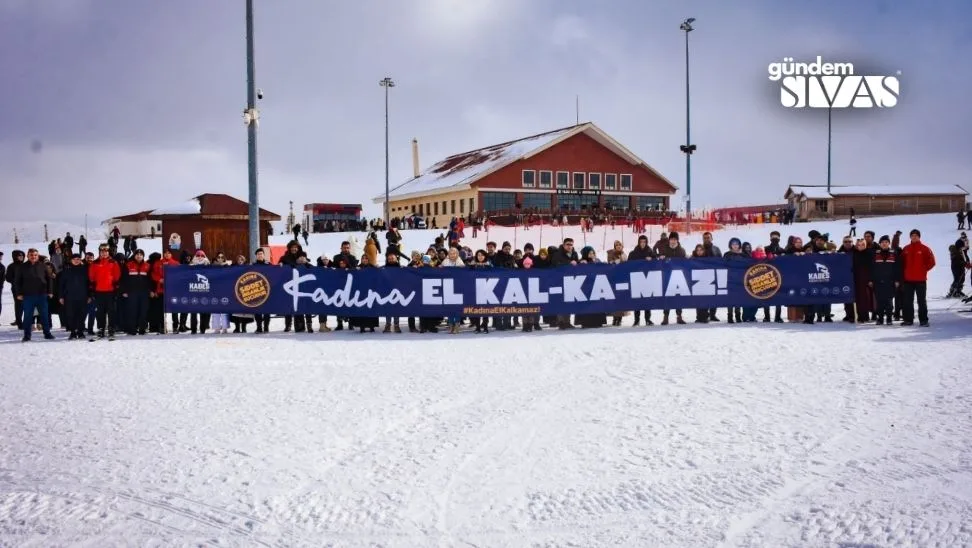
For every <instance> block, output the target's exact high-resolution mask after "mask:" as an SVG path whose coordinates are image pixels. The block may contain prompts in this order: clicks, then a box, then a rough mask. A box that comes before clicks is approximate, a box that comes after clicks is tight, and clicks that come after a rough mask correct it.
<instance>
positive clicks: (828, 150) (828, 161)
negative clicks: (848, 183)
mask: <svg viewBox="0 0 972 548" xmlns="http://www.w3.org/2000/svg"><path fill="white" fill-rule="evenodd" d="M833 111H834V109H833V107H827V194H830V144H831V141H832V136H833V133H832V131H831V128H832V125H831V120H832V116H831V115H832V114H833Z"/></svg>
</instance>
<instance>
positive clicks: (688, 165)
mask: <svg viewBox="0 0 972 548" xmlns="http://www.w3.org/2000/svg"><path fill="white" fill-rule="evenodd" d="M694 22H695V17H689V18H688V19H686V20H685V21H682V24H681V25H680V26H679V27H678V28H679V29H681V30H683V31H685V144H684V145H681V146H679V147H678V148H679V149H681V151H682V152H683V153H685V215H686V218H688V219H691V218H692V153H693V152H695V149H696V146H695V145H693V144H692V133H691V126H690V123H691V116H690V113H691V108H690V104H689V33H690V32H692V31H693V30H695V29H694V28H693V27H692V23H694Z"/></svg>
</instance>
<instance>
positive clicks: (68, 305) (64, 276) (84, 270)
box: [57, 253, 91, 340]
mask: <svg viewBox="0 0 972 548" xmlns="http://www.w3.org/2000/svg"><path fill="white" fill-rule="evenodd" d="M57 282H58V288H59V290H60V297H59V299H58V301H59V302H60V303H61V306H63V307H64V324H65V326H66V327H67V329H68V331H69V332H70V333H71V335H70V337H68V338H69V339H71V340H75V339H83V338H84V317H85V313H86V312H87V308H88V303H89V302H90V301H91V295H90V283H89V281H88V265H86V264H84V263H83V262H81V255H80V254H78V253H75V254H74V255H72V256H71V262H70V263H69V264H68V266H67V267H65V268H64V270H62V271H61V273H60V274H59V275H58V276H57Z"/></svg>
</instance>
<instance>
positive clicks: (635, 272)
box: [165, 254, 854, 317]
mask: <svg viewBox="0 0 972 548" xmlns="http://www.w3.org/2000/svg"><path fill="white" fill-rule="evenodd" d="M853 300H854V278H853V275H852V273H851V259H850V256H849V255H845V254H822V255H807V256H798V257H780V258H776V259H773V260H770V261H762V262H757V261H753V260H749V259H744V260H732V261H727V260H724V259H720V258H710V259H683V260H678V259H675V260H670V259H669V260H656V261H630V262H627V263H623V264H620V265H607V264H591V265H583V264H582V265H578V266H565V267H559V268H550V269H542V270H541V269H528V270H523V269H518V270H502V269H488V270H478V269H477V270H473V269H469V268H387V269H385V268H365V269H361V270H351V271H343V270H331V269H325V268H317V267H304V268H301V267H298V268H291V267H287V266H265V265H260V266H203V267H194V266H167V267H165V302H166V310H167V311H169V312H211V313H250V314H327V315H336V316H342V317H354V316H372V317H375V316H403V317H404V316H416V317H446V316H492V315H531V314H549V315H559V314H586V313H597V312H616V311H623V310H650V309H655V310H657V309H664V308H720V307H729V306H767V305H790V306H793V305H811V304H827V303H845V302H851V301H853Z"/></svg>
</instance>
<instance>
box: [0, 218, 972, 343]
mask: <svg viewBox="0 0 972 548" xmlns="http://www.w3.org/2000/svg"><path fill="white" fill-rule="evenodd" d="M375 228H381V227H378V226H376V227H375ZM464 238H465V228H464V222H463V221H462V220H461V219H458V218H457V219H453V221H452V223H450V226H449V230H448V232H447V233H446V234H443V235H441V236H439V237H437V238H436V239H435V241H433V242H431V245H430V246H429V247H428V249H427V250H426V251H425V252H424V253H423V252H419V251H417V250H416V251H412V252H411V253H409V254H406V253H404V252H403V250H402V249H401V242H402V236H401V234H400V233H399V231H398V229H397V227H395V226H392V227H391V228H389V229H388V231H387V233H386V234H385V241H386V245H387V249H386V252H385V253H384V255H382V253H381V244H380V241H379V238H378V235H377V232H375V231H372V232H371V233H370V234H369V236H368V237H367V239H366V243H365V246H364V252H363V253H362V254H360V255H356V254H353V253H352V251H351V244H350V242H343V243H342V245H341V249H340V251H339V253H337V254H335V255H333V256H328V255H326V254H324V255H321V256H320V257H317V258H316V260H312V258H310V257H308V255H307V253H306V252H305V251H304V250H303V248H302V246H301V245H300V243H299V242H298V241H297V240H296V239H294V240H292V241H291V242H289V244H288V246H287V251H286V253H285V254H284V255H283V256H282V257H280V259H279V260H278V261H277V262H276V264H277V265H279V266H281V267H286V268H308V267H310V266H311V265H312V264H314V265H316V266H318V267H322V268H332V269H338V270H356V269H365V268H470V269H531V268H538V269H544V268H553V267H561V266H581V265H584V264H592V263H601V262H606V263H609V264H619V263H623V262H626V261H639V260H658V259H667V260H692V259H694V258H705V257H722V258H723V259H725V260H727V261H733V260H740V259H755V260H757V261H771V260H773V259H774V258H775V257H778V256H783V255H804V254H817V253H848V254H851V255H852V257H853V259H852V264H853V276H854V285H855V300H854V302H851V303H847V304H845V305H843V308H844V317H843V321H845V322H857V323H869V322H874V323H876V324H877V325H893V322H900V325H904V326H909V325H913V324H914V322H915V320H916V314H915V313H916V309H915V303H916V302H917V321H918V323H919V325H921V326H928V325H929V323H928V309H927V283H926V282H927V273H928V272H929V271H930V270H931V269H932V268H934V267H935V264H936V262H935V255H934V253H933V251H932V250H931V249H930V248H928V247H927V246H926V245H925V244H924V243H922V241H921V233H920V232H919V231H918V230H912V231H911V233H910V234H909V236H908V239H909V241H908V242H907V243H906V244H905V245H903V246H902V245H901V244H902V242H901V238H902V233H901V232H900V231H899V232H896V233H895V234H894V235H893V236H889V235H884V236H881V237H880V238H875V234H874V233H873V232H871V231H868V232H865V233H864V235H863V238H859V239H857V238H855V237H853V236H850V235H848V236H846V237H844V238H843V239H842V241H841V243H840V244H836V243H834V242H831V241H830V238H829V235H828V234H821V233H819V232H817V231H813V230H812V231H810V232H809V234H808V238H807V239H806V240H804V239H803V238H802V237H800V236H796V235H793V236H790V237H789V238H788V239H787V240H786V241H785V242H783V241H782V240H781V235H780V233H779V232H778V231H773V232H772V233H771V236H770V241H769V243H767V244H765V245H762V246H759V245H756V246H754V245H752V244H751V243H749V242H742V241H740V240H739V239H738V238H731V239H730V240H729V242H728V249H727V250H726V251H725V252H723V251H722V250H721V249H720V248H719V247H718V246H717V245H715V243H714V242H713V238H712V234H711V233H709V232H706V233H705V234H703V242H702V243H701V244H699V245H697V246H695V247H694V248H693V249H690V250H689V249H686V248H684V247H682V245H681V243H680V237H679V234H678V233H676V232H671V233H668V234H662V235H661V238H660V239H659V240H658V241H656V242H654V243H651V242H649V241H648V237H647V236H645V235H641V236H640V237H639V238H638V243H637V245H636V246H635V247H634V249H631V250H625V249H624V246H623V244H622V243H621V242H620V241H618V242H614V245H613V246H612V248H611V249H610V250H608V251H607V253H606V256H604V257H603V258H602V257H600V256H599V255H598V252H597V251H596V250H595V249H594V248H593V247H591V246H587V247H584V248H583V249H581V250H580V251H577V250H576V249H575V246H574V242H573V240H572V239H570V238H567V239H565V240H564V241H563V243H562V244H561V245H559V246H550V247H541V248H540V249H535V248H534V246H533V245H532V244H530V243H526V244H524V245H523V246H522V249H513V246H512V245H511V244H510V243H509V242H502V244H501V245H497V244H496V242H488V243H487V245H486V248H485V249H479V250H475V251H474V250H473V249H471V248H470V247H468V246H465V245H463V244H462V240H463V239H464ZM135 245H136V242H135V240H134V239H131V238H128V239H126V240H125V246H124V248H123V250H122V251H119V250H118V249H117V235H115V234H113V235H110V236H109V238H108V241H107V242H105V243H102V244H100V245H99V246H98V249H97V256H96V255H95V254H94V253H92V252H89V251H87V250H86V249H85V246H86V242H84V240H83V237H82V238H81V239H80V240H79V241H78V242H75V241H74V240H73V238H71V237H70V234H68V235H67V236H66V237H65V238H63V239H59V240H55V241H54V242H52V243H51V245H50V246H49V248H48V255H47V256H42V255H41V253H40V252H39V251H38V250H36V249H29V250H28V251H27V252H26V253H24V252H22V251H20V250H17V251H14V252H13V261H12V262H11V263H10V264H9V265H8V266H6V267H4V266H3V264H2V254H0V280H3V281H6V282H7V283H9V284H10V287H11V291H12V293H13V295H14V299H15V301H14V303H15V317H16V319H15V321H14V322H13V323H12V324H11V325H15V326H17V327H18V328H20V329H22V330H23V340H24V341H29V340H31V337H32V335H33V333H34V332H35V331H41V332H42V333H43V336H44V337H45V338H47V339H51V338H54V334H53V332H52V324H53V319H54V318H57V319H58V323H59V325H60V327H61V328H62V329H63V330H65V331H66V332H67V333H68V334H69V335H68V337H69V338H70V339H88V338H91V339H92V340H93V339H94V338H95V337H97V338H104V337H108V338H113V337H114V335H115V334H116V333H126V334H128V335H133V336H138V335H145V334H146V333H159V334H163V333H167V332H171V333H187V332H188V333H192V334H195V333H206V332H207V331H211V332H215V333H227V332H229V330H230V328H231V327H232V329H233V332H235V333H245V332H247V331H248V327H249V326H250V325H253V324H255V325H254V327H255V332H256V333H264V332H268V331H269V329H270V316H269V315H251V314H232V315H224V314H204V313H198V314H186V313H181V314H171V316H170V319H169V321H168V322H167V321H166V320H167V319H166V317H165V310H164V306H165V305H164V303H165V300H164V292H165V283H164V272H165V267H166V266H177V265H194V266H211V267H219V266H226V265H246V264H270V261H269V259H268V257H266V255H265V253H264V251H263V250H259V251H257V253H256V255H255V256H254V257H253V260H252V261H250V260H248V258H247V257H244V256H237V257H226V256H225V255H224V254H223V253H221V252H216V253H215V255H214V256H213V258H212V259H210V258H209V257H208V256H207V254H206V252H205V251H204V250H196V251H195V252H193V253H189V252H187V251H186V250H184V249H183V250H180V249H171V248H170V249H166V250H164V252H163V253H152V254H151V255H149V256H147V257H146V255H145V253H144V252H143V251H142V250H141V249H138V248H136V247H135ZM75 247H77V249H75ZM968 250H969V243H968V237H967V235H966V234H965V232H962V233H961V234H960V237H959V238H958V239H957V240H956V242H955V243H954V244H952V245H951V246H950V247H949V256H950V267H951V271H952V275H953V283H952V286H951V287H950V290H949V293H948V295H947V296H948V297H954V298H965V293H964V291H963V290H962V288H963V287H964V284H965V280H966V277H967V276H966V272H967V271H968V270H969V268H970V267H972V264H970V261H969V255H968ZM382 257H383V259H382ZM0 289H2V287H0ZM838 306H839V305H838ZM782 308H783V307H780V306H773V307H762V321H763V322H784V321H790V322H803V323H806V324H813V323H816V322H833V321H834V314H833V307H832V306H831V305H814V306H803V307H786V308H787V313H786V316H785V319H784V315H783V313H782ZM660 312H661V322H660V323H661V324H662V325H665V324H668V323H670V322H671V321H674V322H675V323H678V324H684V323H686V321H685V319H684V318H683V311H682V310H680V309H676V310H674V319H673V317H672V314H671V313H672V311H671V310H661V311H660ZM759 312H760V307H734V308H729V309H726V310H725V320H726V321H727V322H728V323H749V322H756V321H757V316H758V313H759ZM652 313H653V311H652V310H636V311H618V312H615V313H613V314H578V315H575V316H574V317H573V318H571V317H570V316H543V317H539V316H536V317H526V316H524V317H515V316H494V317H470V318H459V317H454V318H407V319H406V320H405V323H406V324H407V328H408V330H409V331H410V332H417V333H436V332H438V331H439V330H440V327H443V324H444V326H445V327H446V328H447V329H448V331H449V332H450V333H459V332H460V331H461V330H463V329H464V327H466V326H468V327H469V328H470V329H473V330H474V331H475V332H476V333H488V332H489V331H490V330H491V329H492V330H495V331H506V330H511V329H522V330H523V331H525V332H532V331H540V330H542V329H543V328H544V327H554V328H558V329H572V328H574V327H578V326H579V327H585V328H597V327H602V326H606V325H611V326H620V325H621V324H622V320H623V318H624V317H626V316H632V315H633V322H632V323H633V325H634V326H639V325H642V324H643V325H646V326H650V325H654V321H653V316H652ZM332 320H333V322H332ZM694 321H695V322H696V323H701V324H706V323H711V322H719V321H721V319H720V317H719V311H718V310H716V309H707V308H703V309H697V310H695V319H694ZM381 323H382V322H381V318H376V317H372V318H366V317H365V318H363V317H357V318H342V317H336V318H333V319H331V318H328V317H327V316H324V315H319V316H317V327H316V330H317V331H319V332H327V331H331V330H332V329H333V330H336V331H339V330H343V329H345V328H347V329H357V330H360V331H361V332H366V331H367V332H374V331H375V329H376V328H379V327H380V325H381ZM332 325H333V328H332V327H331V326H332ZM169 326H171V327H169ZM283 331H285V332H290V331H294V332H299V333H300V332H302V333H313V332H314V331H315V327H314V316H311V315H296V316H284V328H283ZM383 331H384V332H394V333H399V332H401V331H402V319H401V318H384V329H383Z"/></svg>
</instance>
